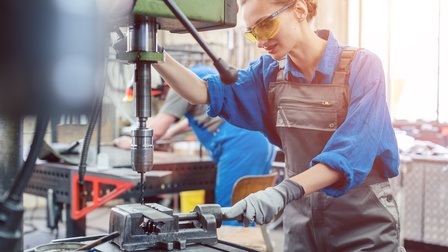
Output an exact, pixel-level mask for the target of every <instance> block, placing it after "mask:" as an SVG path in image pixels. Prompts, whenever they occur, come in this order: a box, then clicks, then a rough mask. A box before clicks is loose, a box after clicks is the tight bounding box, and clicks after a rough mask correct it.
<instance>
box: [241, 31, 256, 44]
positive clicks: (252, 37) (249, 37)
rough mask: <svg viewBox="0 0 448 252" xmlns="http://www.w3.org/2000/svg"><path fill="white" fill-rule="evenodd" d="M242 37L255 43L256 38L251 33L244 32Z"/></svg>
mask: <svg viewBox="0 0 448 252" xmlns="http://www.w3.org/2000/svg"><path fill="white" fill-rule="evenodd" d="M244 36H245V37H246V38H247V40H249V41H250V42H254V43H255V42H257V38H256V37H255V36H254V34H252V32H251V31H246V32H244Z"/></svg>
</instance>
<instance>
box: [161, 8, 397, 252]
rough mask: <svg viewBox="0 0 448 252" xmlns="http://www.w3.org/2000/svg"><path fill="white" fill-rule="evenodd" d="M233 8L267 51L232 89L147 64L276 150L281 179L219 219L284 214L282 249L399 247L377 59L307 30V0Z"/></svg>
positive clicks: (392, 157)
mask: <svg viewBox="0 0 448 252" xmlns="http://www.w3.org/2000/svg"><path fill="white" fill-rule="evenodd" d="M240 6H241V8H242V11H243V18H244V21H245V23H246V25H247V32H245V35H246V37H248V39H250V40H251V41H254V42H255V43H256V45H257V46H258V47H259V48H264V49H265V50H266V52H267V54H266V55H263V56H261V57H260V58H259V59H257V60H255V61H253V62H251V63H250V64H249V66H248V67H247V68H246V69H244V70H239V72H238V74H239V76H238V80H237V81H236V83H235V84H233V85H230V86H226V85H222V83H221V81H220V79H219V76H208V77H207V78H206V79H205V80H200V79H198V78H196V77H195V76H194V74H192V73H190V72H188V71H186V70H184V69H182V67H181V66H180V65H179V64H178V63H176V62H174V61H173V60H172V58H170V57H169V56H168V55H167V58H166V61H165V62H164V63H158V64H157V65H155V68H156V70H157V71H158V72H159V73H160V74H161V75H162V76H163V77H164V78H165V80H166V81H167V82H168V83H170V84H171V87H172V88H174V89H175V90H176V91H177V92H178V93H179V94H180V95H182V96H183V97H184V98H186V99H187V100H189V101H190V102H191V103H194V104H198V103H208V104H209V108H208V113H209V115H210V116H216V115H219V116H221V117H223V118H224V119H226V120H227V121H228V122H230V123H232V124H234V125H236V126H239V127H243V128H247V129H250V130H257V131H260V132H262V133H263V134H265V135H266V136H267V137H268V139H269V140H270V141H271V142H272V143H274V144H276V145H277V146H279V147H280V148H282V149H283V151H284V153H285V163H286V173H287V179H285V180H284V181H283V182H281V183H280V184H278V185H277V186H275V187H272V188H268V189H266V190H264V191H260V192H257V193H255V194H252V195H250V196H248V197H247V198H245V199H243V200H242V201H240V202H238V203H237V204H235V205H234V206H233V207H232V208H231V209H230V210H229V211H228V212H226V213H225V216H226V217H227V218H238V217H239V216H243V218H244V223H245V225H248V224H249V223H251V222H253V221H255V222H256V223H259V224H262V223H268V222H270V221H271V220H272V219H273V217H274V216H275V215H276V214H277V213H278V212H279V211H281V210H284V215H283V216H284V217H285V220H286V221H284V226H283V227H284V232H285V246H284V250H285V251H367V250H368V251H396V250H398V248H399V244H398V243H399V220H398V210H397V207H396V203H395V199H394V197H393V195H392V190H391V188H390V185H389V181H388V178H391V177H394V176H396V175H398V166H399V156H398V148H397V143H396V139H395V134H394V131H393V127H392V123H391V120H390V116H389V112H388V108H387V104H386V99H385V78H384V71H383V69H382V65H381V61H380V60H379V58H378V57H377V56H376V55H374V54H373V53H372V52H370V51H368V50H364V49H362V50H352V49H348V48H347V46H342V45H339V44H338V42H337V41H336V39H335V38H334V37H333V35H332V34H331V32H329V31H326V30H320V31H313V30H312V29H311V26H310V21H311V20H312V19H313V18H314V17H315V15H316V11H317V1H315V0H292V1H291V0H263V1H260V0H242V1H241V2H240ZM344 49H348V50H344ZM283 58H285V59H284V60H282V59H283ZM350 62H351V63H350ZM283 64H284V67H283ZM180 73H182V74H180ZM185 83H188V85H185Z"/></svg>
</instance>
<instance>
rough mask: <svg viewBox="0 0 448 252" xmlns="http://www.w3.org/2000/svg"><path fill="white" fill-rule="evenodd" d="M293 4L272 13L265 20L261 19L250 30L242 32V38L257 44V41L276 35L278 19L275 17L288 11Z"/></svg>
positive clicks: (278, 24) (278, 25)
mask: <svg viewBox="0 0 448 252" xmlns="http://www.w3.org/2000/svg"><path fill="white" fill-rule="evenodd" d="M294 4H295V2H292V3H290V4H288V5H286V6H284V7H283V8H281V9H280V10H278V11H276V12H274V13H272V14H271V15H269V16H268V17H266V18H263V19H262V20H260V21H259V22H258V23H256V24H255V25H254V27H252V29H250V30H247V31H245V32H244V36H245V37H246V38H247V39H248V40H249V41H250V42H257V40H259V39H262V40H267V39H270V38H272V37H274V35H275V34H276V33H277V31H278V28H279V27H280V19H279V18H278V17H277V16H278V14H280V13H282V12H283V11H284V10H286V9H288V8H289V7H291V6H293V5H294Z"/></svg>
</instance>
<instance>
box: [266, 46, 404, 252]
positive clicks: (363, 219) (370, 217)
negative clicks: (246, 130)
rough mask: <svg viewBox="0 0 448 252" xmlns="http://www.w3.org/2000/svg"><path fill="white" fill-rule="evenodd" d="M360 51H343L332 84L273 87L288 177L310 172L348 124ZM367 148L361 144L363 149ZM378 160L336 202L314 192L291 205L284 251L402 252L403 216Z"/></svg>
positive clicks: (283, 83) (286, 218)
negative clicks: (352, 69) (351, 73)
mask: <svg viewBox="0 0 448 252" xmlns="http://www.w3.org/2000/svg"><path fill="white" fill-rule="evenodd" d="M356 52H357V51H356V50H355V49H349V50H344V51H343V53H342V54H341V57H340V63H339V66H338V68H337V69H338V70H337V71H336V72H335V74H334V78H333V82H332V83H331V84H304V83H293V82H289V81H287V80H284V78H283V71H282V70H280V72H279V74H278V77H277V82H274V83H271V84H270V85H269V105H270V107H271V113H272V115H273V118H274V120H275V124H276V128H277V133H278V135H279V137H280V139H281V141H282V147H283V151H284V153H285V165H286V172H285V173H286V176H287V177H292V176H295V175H297V174H298V173H301V172H303V171H305V170H306V169H308V168H309V167H308V166H309V164H310V161H311V160H312V159H313V158H314V157H315V156H317V155H318V154H319V153H320V152H321V151H322V150H323V148H324V146H325V144H326V143H327V141H328V140H329V139H330V137H331V135H332V134H333V133H334V131H336V130H337V128H338V127H339V126H340V125H341V124H342V122H343V121H344V120H345V117H346V114H347V108H348V103H349V101H350V89H349V86H348V84H347V83H348V75H347V73H348V72H347V71H345V70H348V69H349V65H350V62H351V60H352V59H353V57H354V55H355V54H356ZM360 144H362V143H360ZM381 165H383V164H382V162H381V161H380V160H379V159H377V160H375V163H374V165H373V167H372V171H371V172H370V174H369V175H368V176H367V178H366V180H365V181H364V182H363V183H362V184H361V185H359V186H357V187H356V188H353V189H351V190H350V191H349V192H348V193H347V194H345V195H343V196H341V197H338V198H333V197H331V196H328V195H326V194H325V193H323V192H314V193H311V194H309V195H307V196H305V197H303V198H302V199H300V200H296V201H293V202H291V203H290V204H288V205H287V206H286V208H285V209H284V213H283V218H284V219H283V220H284V222H283V229H284V234H285V244H284V251H288V252H292V251H306V252H314V251H316V252H317V251H318V252H321V251H344V252H345V251H397V249H398V245H399V244H398V243H399V228H400V227H399V220H398V210H397V205H396V202H395V199H394V197H393V195H392V190H391V188H390V184H389V181H388V179H387V178H384V177H383V176H381V175H380V174H379V173H378V170H380V169H378V167H380V166H381Z"/></svg>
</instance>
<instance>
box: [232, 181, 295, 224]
mask: <svg viewBox="0 0 448 252" xmlns="http://www.w3.org/2000/svg"><path fill="white" fill-rule="evenodd" d="M303 194H304V191H303V187H302V186H301V185H299V184H297V183H296V182H294V181H292V180H289V179H286V180H284V181H282V182H281V183H280V184H278V185H276V186H274V187H269V188H267V189H265V190H262V191H258V192H256V193H251V194H250V195H249V196H247V197H246V198H244V199H242V200H240V201H238V202H237V203H236V204H235V205H234V206H232V207H231V208H230V209H229V210H228V211H226V212H225V213H224V218H227V219H229V220H238V222H244V226H246V227H248V226H249V225H250V224H251V223H252V222H253V221H255V223H257V224H260V225H261V224H266V223H269V222H271V221H272V219H274V217H275V215H276V214H277V213H279V212H280V211H281V210H283V208H285V206H286V205H287V204H288V203H289V202H291V201H293V200H297V199H300V198H302V197H303ZM241 216H242V218H241ZM241 219H242V220H241Z"/></svg>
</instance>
